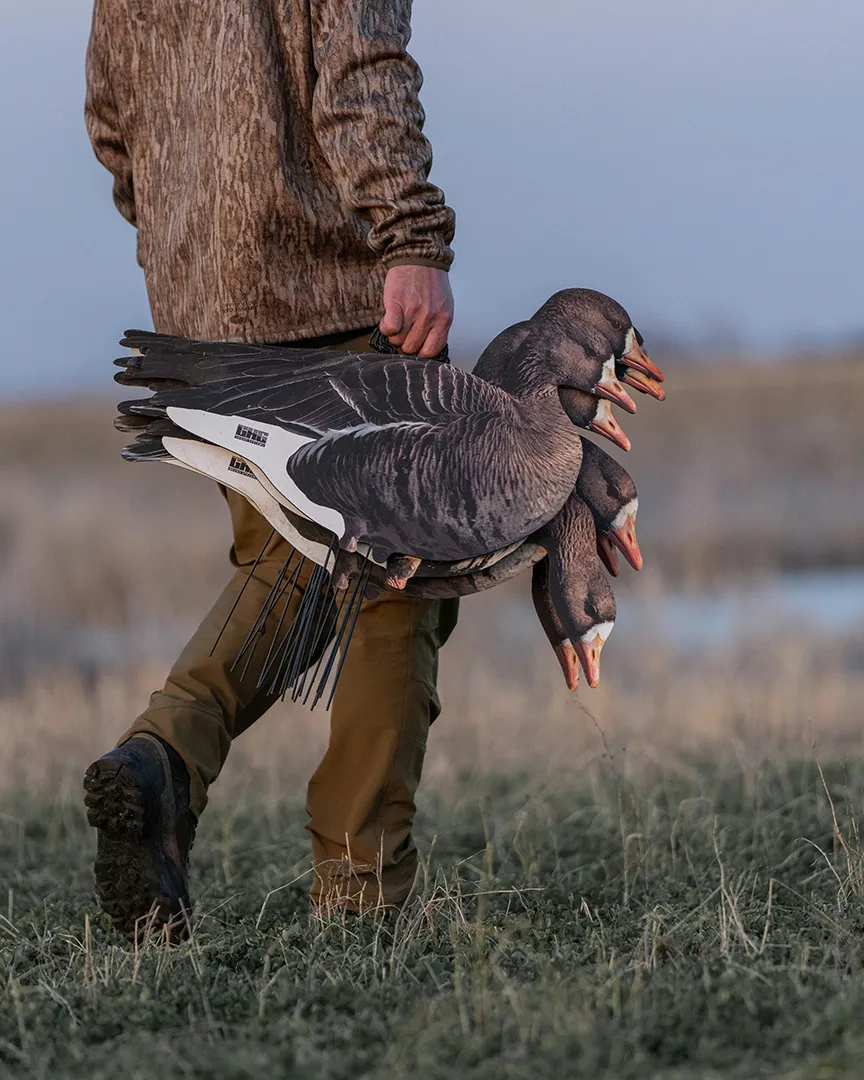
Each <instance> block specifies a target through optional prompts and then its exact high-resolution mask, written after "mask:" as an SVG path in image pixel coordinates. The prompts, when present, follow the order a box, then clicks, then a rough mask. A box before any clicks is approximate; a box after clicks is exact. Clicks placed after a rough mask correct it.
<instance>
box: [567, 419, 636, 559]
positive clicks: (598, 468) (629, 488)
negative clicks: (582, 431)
mask: <svg viewBox="0 0 864 1080" xmlns="http://www.w3.org/2000/svg"><path fill="white" fill-rule="evenodd" d="M576 494H577V495H578V496H579V497H580V498H581V499H582V500H583V502H585V503H586V505H587V506H588V508H589V509H590V511H591V513H592V515H593V517H594V525H595V527H596V529H597V547H598V550H599V552H600V557H601V558H602V559H603V561H604V562H605V563H606V567H607V569H608V570H609V572H610V573H611V574H612V575H613V576H617V574H618V559H617V556H616V549H617V550H618V551H620V552H621V554H622V555H623V556H624V558H625V559H626V560H627V561H628V562H629V563H630V565H631V566H632V567H633V569H634V570H641V569H642V553H641V551H640V550H639V543H638V541H637V539H636V514H637V512H638V510H639V496H638V495H637V493H636V485H635V484H634V483H633V478H632V477H631V476H630V474H629V473H628V472H627V470H626V469H625V468H624V467H623V466H622V465H619V464H618V462H617V461H616V460H615V459H614V458H613V457H610V456H609V454H606V453H604V451H603V450H601V449H600V447H599V446H595V444H594V443H592V442H591V441H590V440H588V439H583V440H582V466H581V468H580V470H579V479H578V480H577V481H576Z"/></svg>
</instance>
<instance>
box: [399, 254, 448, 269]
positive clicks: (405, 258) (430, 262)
mask: <svg viewBox="0 0 864 1080" xmlns="http://www.w3.org/2000/svg"><path fill="white" fill-rule="evenodd" d="M381 261H382V262H383V263H384V266H385V267H386V268H387V269H388V270H392V269H393V267H394V266H431V267H432V269H433V270H444V271H449V269H450V266H451V264H452V262H453V256H452V255H451V256H450V257H449V258H445V257H443V256H442V257H440V258H437V259H428V258H424V257H423V256H422V255H396V256H395V258H390V259H388V258H387V257H386V256H385V257H384V258H382V260H381Z"/></svg>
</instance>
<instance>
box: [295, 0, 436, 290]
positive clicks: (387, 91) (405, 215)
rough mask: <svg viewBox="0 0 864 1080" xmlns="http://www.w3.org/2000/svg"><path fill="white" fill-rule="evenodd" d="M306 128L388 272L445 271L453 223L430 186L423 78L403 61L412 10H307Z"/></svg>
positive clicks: (364, 2)
mask: <svg viewBox="0 0 864 1080" xmlns="http://www.w3.org/2000/svg"><path fill="white" fill-rule="evenodd" d="M311 9H312V32H313V54H314V57H313V58H314V63H315V69H316V72H317V82H316V87H315V93H314V98H313V108H312V120H313V124H314V128H315V135H316V138H317V141H318V144H319V146H320V147H321V149H322V151H323V153H324V154H325V156H326V158H327V160H328V162H329V164H330V167H331V169H332V170H333V174H334V176H335V179H336V183H337V185H338V188H339V192H340V196H341V199H342V202H343V205H344V206H345V207H346V208H347V209H348V210H350V211H351V212H352V213H355V214H357V215H358V216H359V217H361V218H362V219H363V220H364V221H366V222H368V224H369V225H370V231H369V246H370V247H371V248H372V250H373V251H375V252H377V253H378V254H379V255H380V256H381V258H382V260H383V262H384V264H385V265H386V266H388V267H390V266H396V265H399V264H404V263H412V264H419V265H427V266H436V267H440V268H441V269H445V270H446V269H447V268H448V267H449V266H450V264H451V262H452V261H453V252H452V250H451V248H450V241H451V240H452V239H453V233H454V228H455V215H454V213H453V211H452V210H451V209H450V208H449V207H448V206H447V205H446V204H445V202H444V195H443V192H442V191H441V190H440V189H439V188H437V187H436V186H435V185H434V184H431V183H430V182H429V170H430V169H431V166H432V148H431V146H430V145H429V141H428V140H427V139H426V138H425V137H424V135H423V121H424V119H425V117H424V113H423V108H422V106H421V105H420V101H419V97H418V94H419V91H420V86H421V84H422V81H423V79H422V75H421V73H420V69H419V67H418V66H417V64H416V62H415V61H414V60H413V59H412V57H411V56H409V55H408V53H407V52H406V48H407V45H408V40H409V38H410V36H411V0H311Z"/></svg>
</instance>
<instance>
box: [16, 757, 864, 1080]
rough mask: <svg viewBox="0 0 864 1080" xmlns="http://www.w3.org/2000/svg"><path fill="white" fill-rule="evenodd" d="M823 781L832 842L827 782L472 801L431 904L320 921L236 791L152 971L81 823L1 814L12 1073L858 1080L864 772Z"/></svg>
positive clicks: (548, 793)
mask: <svg viewBox="0 0 864 1080" xmlns="http://www.w3.org/2000/svg"><path fill="white" fill-rule="evenodd" d="M827 772H828V775H827V785H828V789H829V790H830V792H831V796H832V801H833V803H834V806H835V808H836V814H837V824H836V827H835V823H834V820H833V818H832V806H831V802H830V801H829V799H828V797H827V795H826V792H825V790H823V787H822V783H821V780H820V776H819V773H818V771H817V769H816V767H815V766H813V765H812V764H799V765H794V764H793V765H784V766H782V767H781V766H765V767H762V768H760V769H756V770H752V771H741V770H740V769H738V770H736V769H724V768H721V767H719V766H711V767H708V768H705V767H702V768H699V769H697V768H695V767H694V769H693V771H692V773H690V774H689V775H681V774H678V775H674V776H670V775H667V776H663V775H657V776H655V777H654V778H653V779H651V780H645V781H644V782H643V783H641V784H640V786H638V787H636V786H633V785H631V784H629V783H627V782H625V781H623V780H621V779H620V778H619V777H617V776H616V775H614V774H613V773H600V772H598V771H594V772H591V773H588V774H583V775H582V776H580V777H577V778H571V779H570V780H569V781H565V780H563V779H560V778H559V779H556V780H550V779H546V780H545V781H544V780H540V779H538V778H533V777H530V776H525V777H503V778H502V777H498V778H495V777H492V778H486V779H482V778H477V777H470V778H465V779H464V780H463V781H461V782H459V783H456V784H454V785H453V786H452V788H451V789H450V790H448V791H446V792H441V793H439V794H438V795H432V796H430V797H427V800H426V802H425V803H424V806H423V810H422V823H421V835H422V839H423V844H424V849H425V850H426V851H427V852H430V851H431V854H430V855H429V858H428V864H427V867H426V880H425V884H424V887H423V890H422V904H421V905H420V906H418V907H417V908H416V909H415V910H414V911H413V912H412V914H411V915H410V916H403V917H402V918H401V919H400V920H398V921H396V922H395V923H394V922H388V921H383V922H382V921H378V922H376V921H374V920H356V919H352V920H348V921H341V920H337V921H334V922H332V923H330V924H327V925H324V926H321V925H310V924H309V923H308V921H307V914H306V888H307V882H308V878H306V877H302V876H300V875H303V873H304V871H305V870H306V868H307V859H308V855H307V846H306V838H305V835H304V832H303V825H304V820H305V815H304V813H303V811H302V808H301V807H300V806H299V805H297V804H296V803H287V802H286V803H285V804H281V805H260V806H257V805H256V804H255V802H254V801H252V800H251V799H249V800H248V801H246V802H240V803H239V804H237V803H235V805H232V806H230V807H229V806H228V803H229V802H232V801H233V798H229V797H228V796H229V792H228V791H224V792H221V793H219V792H217V793H216V798H215V800H214V805H213V808H212V810H211V811H209V812H208V814H207V816H206V817H205V819H204V821H203V822H202V827H201V830H200V833H199V839H198V842H197V843H196V847H195V850H194V852H193V885H194V890H195V896H196V902H197V910H198V915H199V921H198V925H197V928H196V932H195V936H194V940H193V941H192V942H191V943H189V944H186V945H183V946H180V947H177V948H173V949H168V948H165V947H162V946H158V945H155V944H152V945H148V946H146V947H144V948H143V949H141V950H139V951H138V952H137V953H136V952H135V951H134V950H132V949H131V948H129V947H127V946H126V945H125V943H124V942H122V941H121V940H120V939H119V938H118V937H117V936H115V935H114V934H113V933H112V932H111V930H110V929H109V927H108V926H107V924H106V922H105V920H104V918H103V917H102V916H101V915H99V914H98V913H97V910H96V908H95V905H94V903H93V899H92V893H91V882H90V866H89V862H90V859H91V857H92V849H93V836H92V834H91V833H90V831H89V830H88V829H87V827H86V825H85V821H84V816H83V813H82V810H81V807H80V806H79V805H78V804H77V802H70V801H68V800H67V799H66V798H64V797H63V796H59V795H58V796H56V797H55V798H54V799H53V801H52V800H51V799H49V798H47V797H46V798H43V799H41V800H39V799H36V798H35V797H33V796H30V797H28V798H23V797H22V798H19V799H13V798H7V799H6V800H5V802H4V805H3V807H2V809H3V811H4V813H3V815H2V816H0V883H2V892H0V911H2V915H0V1076H4V1077H5V1076H10V1077H18V1076H21V1077H24V1076H27V1077H46V1078H47V1077H50V1078H52V1080H56V1078H58V1077H88V1078H93V1080H98V1078H101V1077H106V1078H112V1080H116V1078H119V1077H142V1078H143V1077H147V1078H150V1077H159V1078H160V1080H164V1078H168V1077H209V1076H216V1075H218V1076H219V1077H226V1078H235V1077H236V1078H240V1077H268V1078H269V1077H274V1076H275V1077H278V1076H288V1075H290V1076H298V1077H306V1076H308V1077H316V1078H320V1080H330V1078H333V1080H335V1078H342V1077H345V1078H348V1077H350V1078H352V1080H353V1078H357V1077H375V1078H385V1077H386V1078H391V1077H392V1078H398V1077H412V1078H420V1077H422V1078H423V1080H435V1078H437V1077H441V1078H444V1077H447V1078H452V1077H456V1078H459V1077H477V1078H487V1077H488V1078H494V1080H502V1078H508V1077H561V1078H562V1080H564V1078H567V1077H575V1076H578V1077H588V1078H604V1077H622V1078H628V1077H640V1078H644V1077H663V1078H673V1077H674V1078H677V1080H683V1078H688V1080H690V1078H703V1077H704V1078H707V1077H717V1078H719V1077H724V1078H725V1077H742V1078H744V1077H748V1078H749V1077H762V1076H771V1077H788V1078H790V1080H791V1078H794V1080H810V1078H823V1077H824V1078H828V1077H835V1076H860V1075H862V1070H864V1066H862V1062H864V1025H862V1017H864V977H862V960H864V936H862V934H864V875H862V871H861V865H860V857H859V854H858V846H857V840H856V837H857V828H856V819H855V813H854V810H853V805H854V804H855V803H856V801H857V795H858V793H859V792H860V791H861V788H862V782H864V767H862V766H860V765H854V766H850V769H849V771H848V772H847V770H845V769H841V768H840V767H837V768H836V769H830V770H828V771H827ZM220 796H221V797H220ZM844 839H845V841H846V843H847V847H846V848H845V849H844V846H843V845H844ZM814 844H815V845H818V847H819V848H821V849H822V850H821V852H820V851H819V850H817V847H815V846H813V845H814ZM823 853H824V854H823ZM298 878H299V880H294V879H298ZM291 882H293V883H291ZM274 890H278V891H274ZM88 917H89V919H88Z"/></svg>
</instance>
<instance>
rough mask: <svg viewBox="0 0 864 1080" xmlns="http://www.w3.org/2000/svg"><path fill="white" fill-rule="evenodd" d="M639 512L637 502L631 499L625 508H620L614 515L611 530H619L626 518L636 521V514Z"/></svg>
mask: <svg viewBox="0 0 864 1080" xmlns="http://www.w3.org/2000/svg"><path fill="white" fill-rule="evenodd" d="M638 510H639V500H638V499H631V500H630V502H628V503H627V505H626V506H622V507H621V509H620V510H619V511H618V513H617V514H616V515H615V520H614V521H613V522H612V528H613V529H620V528H621V526H622V525H623V524H624V522H625V521H626V520H627V518H628V517H629V518H633V520H634V521H635V520H636V513H637V511H638Z"/></svg>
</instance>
